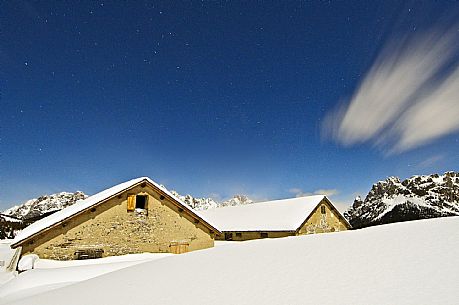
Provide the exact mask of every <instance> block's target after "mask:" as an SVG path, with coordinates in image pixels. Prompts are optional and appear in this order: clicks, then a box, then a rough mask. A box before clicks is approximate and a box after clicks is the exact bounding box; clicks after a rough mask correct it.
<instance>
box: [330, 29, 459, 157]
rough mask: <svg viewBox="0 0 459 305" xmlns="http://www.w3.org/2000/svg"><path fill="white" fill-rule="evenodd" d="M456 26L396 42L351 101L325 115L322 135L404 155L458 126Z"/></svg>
mask: <svg viewBox="0 0 459 305" xmlns="http://www.w3.org/2000/svg"><path fill="white" fill-rule="evenodd" d="M457 28H458V27H457V26H456V27H454V28H450V29H448V30H438V29H436V30H432V31H430V32H428V33H424V34H419V35H416V36H415V37H403V38H401V39H397V40H392V41H391V42H390V43H389V44H387V45H386V47H384V48H383V51H382V52H381V53H380V54H379V55H378V56H377V58H376V60H375V62H374V63H373V65H372V67H371V68H370V70H369V71H368V73H367V74H366V76H365V77H364V79H363V81H362V82H361V84H360V85H359V86H358V88H357V90H356V92H355V93H354V95H353V96H352V98H351V99H350V101H349V102H348V103H340V105H339V106H338V108H337V109H335V111H332V112H331V113H329V114H327V116H326V118H325V120H324V123H323V126H322V127H323V129H322V130H323V134H324V135H325V136H326V137H331V138H332V139H334V140H335V141H337V142H339V143H341V144H343V145H346V146H348V145H353V144H358V143H362V142H368V141H369V142H371V143H373V144H374V145H376V146H378V147H380V148H381V149H382V150H383V151H385V152H386V153H400V152H403V151H406V150H409V149H412V148H415V147H418V146H420V145H423V144H426V143H429V142H431V141H433V140H435V139H437V138H439V137H442V136H444V135H447V134H450V133H452V132H455V131H457V130H459V119H458V118H459V66H458V65H457V59H458V56H459V32H458V30H457ZM454 65H455V66H454Z"/></svg>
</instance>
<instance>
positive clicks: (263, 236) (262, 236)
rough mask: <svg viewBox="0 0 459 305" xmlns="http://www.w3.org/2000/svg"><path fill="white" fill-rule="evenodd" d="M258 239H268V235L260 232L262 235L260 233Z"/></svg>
mask: <svg viewBox="0 0 459 305" xmlns="http://www.w3.org/2000/svg"><path fill="white" fill-rule="evenodd" d="M260 237H261V238H268V233H266V232H262V233H260Z"/></svg>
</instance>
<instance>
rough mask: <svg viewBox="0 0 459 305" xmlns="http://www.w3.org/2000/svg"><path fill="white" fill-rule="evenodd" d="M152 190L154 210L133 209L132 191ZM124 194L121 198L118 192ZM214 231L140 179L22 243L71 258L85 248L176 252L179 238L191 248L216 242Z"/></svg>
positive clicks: (148, 192) (33, 250) (32, 250)
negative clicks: (130, 205)
mask: <svg viewBox="0 0 459 305" xmlns="http://www.w3.org/2000/svg"><path fill="white" fill-rule="evenodd" d="M133 194H136V195H147V196H148V204H147V205H148V206H147V210H148V214H147V215H144V213H138V212H136V211H134V212H128V211H127V196H128V195H133ZM118 197H121V198H118ZM213 235H214V234H213V233H210V230H209V229H208V228H207V227H205V226H204V225H203V224H202V222H199V223H195V218H194V217H192V216H190V215H189V214H187V212H186V210H184V211H180V210H179V208H178V207H176V206H175V205H174V204H173V203H171V202H170V201H169V200H168V199H167V198H164V199H162V200H161V199H160V195H159V194H158V193H157V192H156V191H155V190H153V189H152V188H151V187H149V186H148V185H146V186H145V187H142V186H140V185H138V186H136V187H134V188H133V189H131V190H128V191H125V192H123V193H122V194H121V195H120V196H117V197H114V198H112V199H109V200H108V201H106V202H104V203H102V204H100V205H98V206H97V207H96V208H95V211H94V210H93V209H89V210H87V211H85V212H84V213H82V214H80V215H77V216H75V217H73V218H71V219H69V220H67V221H66V222H64V223H63V224H59V225H58V226H56V227H54V228H51V229H49V230H46V231H44V232H42V233H41V234H39V235H37V236H35V237H33V239H32V240H30V241H25V242H24V243H23V244H22V247H23V253H24V254H26V253H35V254H37V255H38V256H40V257H41V258H50V259H58V260H68V259H73V258H74V253H75V251H77V250H82V249H103V250H104V254H103V256H112V255H124V254H130V253H142V252H170V251H171V248H170V244H171V242H174V241H179V242H182V241H183V242H186V243H189V247H188V250H189V251H193V250H199V249H205V248H209V247H213V245H214V240H213Z"/></svg>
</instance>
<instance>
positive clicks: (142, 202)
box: [135, 195, 147, 210]
mask: <svg viewBox="0 0 459 305" xmlns="http://www.w3.org/2000/svg"><path fill="white" fill-rule="evenodd" d="M135 208H136V209H141V210H145V209H146V208H147V196H145V195H137V196H136V197H135Z"/></svg>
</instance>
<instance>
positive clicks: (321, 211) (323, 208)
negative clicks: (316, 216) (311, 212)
mask: <svg viewBox="0 0 459 305" xmlns="http://www.w3.org/2000/svg"><path fill="white" fill-rule="evenodd" d="M320 214H323V215H324V214H327V210H326V209H325V206H324V205H321V206H320Z"/></svg>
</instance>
